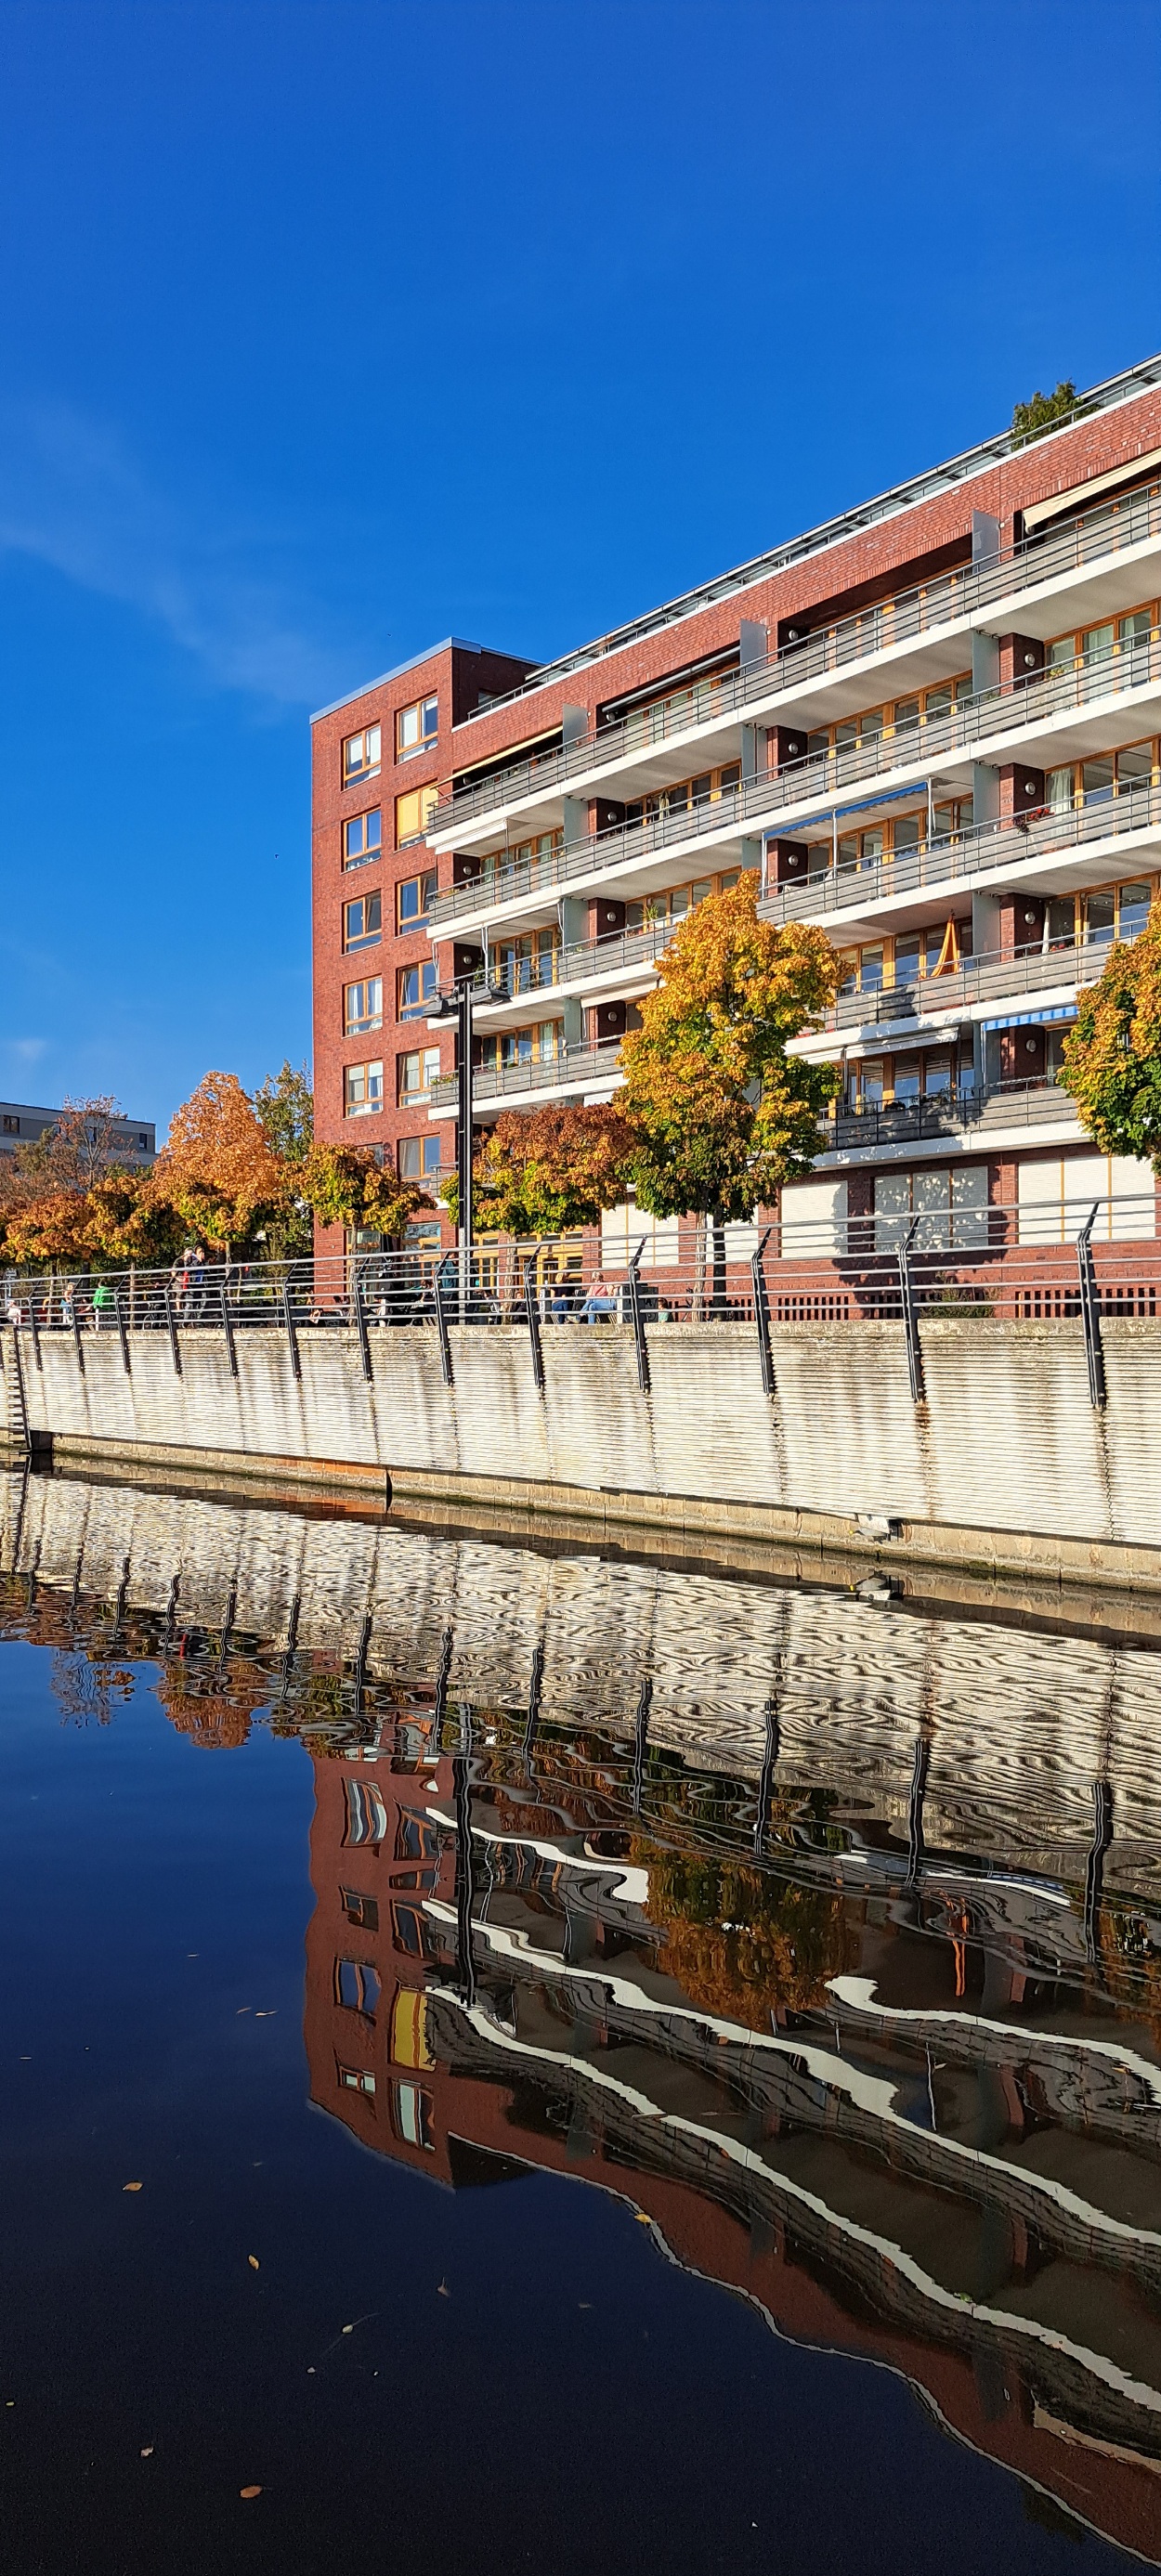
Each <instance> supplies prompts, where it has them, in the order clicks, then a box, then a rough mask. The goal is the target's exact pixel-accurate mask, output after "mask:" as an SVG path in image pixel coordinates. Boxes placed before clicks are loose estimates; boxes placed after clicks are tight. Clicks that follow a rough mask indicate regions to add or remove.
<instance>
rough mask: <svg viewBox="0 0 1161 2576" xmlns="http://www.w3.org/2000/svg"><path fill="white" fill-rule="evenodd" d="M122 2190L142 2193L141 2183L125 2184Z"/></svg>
mask: <svg viewBox="0 0 1161 2576" xmlns="http://www.w3.org/2000/svg"><path fill="white" fill-rule="evenodd" d="M121 2189H122V2191H140V2189H141V2184H140V2183H139V2182H123V2183H122V2185H121Z"/></svg>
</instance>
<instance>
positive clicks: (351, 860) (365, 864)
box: [343, 805, 383, 871]
mask: <svg viewBox="0 0 1161 2576" xmlns="http://www.w3.org/2000/svg"><path fill="white" fill-rule="evenodd" d="M368 823H378V826H379V837H378V840H377V841H376V842H374V844H371V843H369V842H367V840H366V838H365V836H364V845H363V848H362V849H361V850H354V851H352V849H351V847H350V835H351V833H352V832H354V831H355V830H357V829H359V828H361V827H363V826H365V825H366V824H368ZM382 856H383V808H382V805H367V806H364V808H363V810H362V812H361V813H358V814H348V815H347V816H346V817H345V819H344V822H343V868H344V871H345V870H346V869H347V868H369V867H371V866H372V865H373V863H374V861H375V860H376V859H381V858H382Z"/></svg>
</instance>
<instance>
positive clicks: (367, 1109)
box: [343, 1064, 383, 1118]
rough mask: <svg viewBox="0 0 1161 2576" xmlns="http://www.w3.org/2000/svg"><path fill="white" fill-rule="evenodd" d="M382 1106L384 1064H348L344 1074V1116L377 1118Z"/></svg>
mask: <svg viewBox="0 0 1161 2576" xmlns="http://www.w3.org/2000/svg"><path fill="white" fill-rule="evenodd" d="M382 1107H383V1067H382V1065H381V1064H349V1065H347V1067H346V1069H345V1071H344V1074H343V1116H344V1117H345V1118H377V1117H378V1115H379V1112H380V1110H381V1109H382Z"/></svg>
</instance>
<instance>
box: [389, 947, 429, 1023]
mask: <svg viewBox="0 0 1161 2576" xmlns="http://www.w3.org/2000/svg"><path fill="white" fill-rule="evenodd" d="M438 1000H439V973H438V970H437V967H436V962H435V959H434V957H425V958H424V960H423V963H422V965H421V966H401V967H400V969H399V1002H398V1016H399V1018H400V1019H401V1020H416V1019H421V1018H422V1016H423V1013H424V1012H425V1011H429V1010H430V1009H431V1006H432V1004H433V1002H438Z"/></svg>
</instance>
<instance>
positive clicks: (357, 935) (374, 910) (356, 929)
mask: <svg viewBox="0 0 1161 2576" xmlns="http://www.w3.org/2000/svg"><path fill="white" fill-rule="evenodd" d="M382 935H383V897H382V895H381V894H380V893H378V892H376V893H375V894H360V895H356V897H355V900H354V902H353V903H345V904H344V905H343V946H344V948H345V949H347V950H348V952H349V951H350V950H351V949H352V948H377V947H378V945H379V941H380V939H381V938H382Z"/></svg>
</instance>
